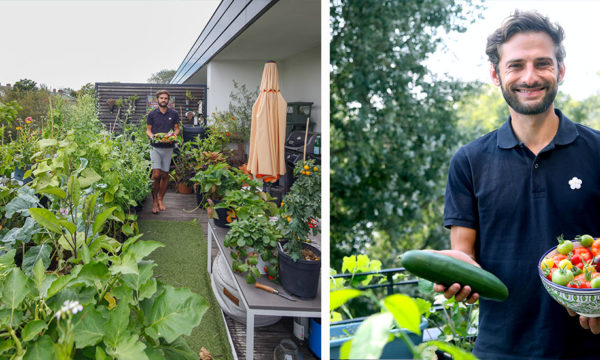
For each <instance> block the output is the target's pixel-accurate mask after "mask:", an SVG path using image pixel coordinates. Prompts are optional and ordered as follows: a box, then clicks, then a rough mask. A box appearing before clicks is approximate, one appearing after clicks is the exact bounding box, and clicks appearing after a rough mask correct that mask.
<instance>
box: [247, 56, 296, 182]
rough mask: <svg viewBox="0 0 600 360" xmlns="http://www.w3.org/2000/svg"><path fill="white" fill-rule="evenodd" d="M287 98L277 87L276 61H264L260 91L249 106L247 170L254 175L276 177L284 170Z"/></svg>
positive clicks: (270, 178) (269, 178)
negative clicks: (250, 110) (249, 123)
mask: <svg viewBox="0 0 600 360" xmlns="http://www.w3.org/2000/svg"><path fill="white" fill-rule="evenodd" d="M286 115H287V102H286V101H285V99H284V98H283V96H282V95H281V92H280V89H279V75H278V73H277V64H276V63H275V62H274V61H269V62H267V63H266V64H265V68H264V70H263V76H262V81H261V83H260V94H259V95H258V98H257V99H256V102H255V103H254V106H252V124H251V126H250V149H249V154H248V170H249V171H250V173H251V174H252V175H254V176H255V177H256V178H262V179H263V180H264V181H276V180H277V179H278V178H279V175H284V174H285V158H284V143H285V123H286Z"/></svg>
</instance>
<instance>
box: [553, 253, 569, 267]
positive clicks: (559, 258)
mask: <svg viewBox="0 0 600 360" xmlns="http://www.w3.org/2000/svg"><path fill="white" fill-rule="evenodd" d="M566 258H567V255H563V254H556V255H554V256H553V257H552V261H554V266H558V263H559V262H561V261H562V260H564V259H566Z"/></svg>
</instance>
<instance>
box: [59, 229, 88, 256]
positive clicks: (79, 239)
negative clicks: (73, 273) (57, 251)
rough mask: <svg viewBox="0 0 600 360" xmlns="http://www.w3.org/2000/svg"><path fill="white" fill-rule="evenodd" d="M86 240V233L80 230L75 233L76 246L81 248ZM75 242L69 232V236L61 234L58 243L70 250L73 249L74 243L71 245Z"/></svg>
mask: <svg viewBox="0 0 600 360" xmlns="http://www.w3.org/2000/svg"><path fill="white" fill-rule="evenodd" d="M84 241H85V233H83V232H81V231H79V232H77V233H76V234H75V242H76V244H75V247H76V248H77V249H78V250H79V249H80V248H81V245H82V244H83V242H84ZM72 242H73V237H72V236H71V234H67V237H65V236H61V237H59V238H58V244H59V245H60V246H61V247H62V248H63V249H65V250H69V251H73V245H71V243H72Z"/></svg>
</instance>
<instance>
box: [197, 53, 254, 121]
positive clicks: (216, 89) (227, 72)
mask: <svg viewBox="0 0 600 360" xmlns="http://www.w3.org/2000/svg"><path fill="white" fill-rule="evenodd" d="M263 67H264V62H263V61H235V60H221V61H219V60H216V61H211V62H210V63H208V66H207V69H206V80H207V81H206V85H207V86H208V90H207V92H208V94H211V95H210V96H214V98H212V99H211V100H210V101H208V103H207V106H208V109H207V111H208V114H209V115H210V114H211V113H213V112H215V111H217V110H218V111H226V110H227V109H229V101H230V100H229V95H230V94H231V93H232V92H233V91H234V90H235V88H234V87H233V80H235V81H236V82H237V83H238V84H240V85H241V84H246V87H247V88H248V89H255V88H257V87H258V86H259V85H260V80H261V77H262V71H263Z"/></svg>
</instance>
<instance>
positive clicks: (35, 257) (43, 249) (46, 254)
mask: <svg viewBox="0 0 600 360" xmlns="http://www.w3.org/2000/svg"><path fill="white" fill-rule="evenodd" d="M51 253H52V246H50V245H49V244H48V243H43V244H42V245H39V246H33V247H31V248H29V250H27V252H26V253H25V256H23V265H22V266H21V268H22V269H23V272H24V273H25V274H26V275H28V276H31V275H32V274H33V267H34V266H35V264H37V262H38V261H39V260H41V261H42V263H43V265H44V270H46V269H47V268H48V266H50V254H51Z"/></svg>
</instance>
